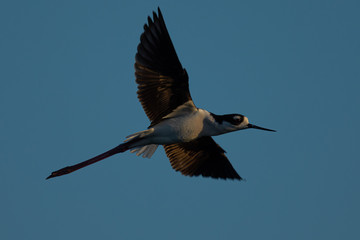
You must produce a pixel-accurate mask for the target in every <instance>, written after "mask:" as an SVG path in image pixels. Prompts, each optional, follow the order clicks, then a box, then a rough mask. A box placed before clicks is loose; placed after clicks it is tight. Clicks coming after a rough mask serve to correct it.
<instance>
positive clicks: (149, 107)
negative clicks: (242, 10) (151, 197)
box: [47, 8, 274, 180]
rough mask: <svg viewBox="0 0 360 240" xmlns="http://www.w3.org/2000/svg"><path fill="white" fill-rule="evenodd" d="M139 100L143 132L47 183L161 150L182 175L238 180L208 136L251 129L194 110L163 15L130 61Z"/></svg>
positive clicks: (236, 117)
mask: <svg viewBox="0 0 360 240" xmlns="http://www.w3.org/2000/svg"><path fill="white" fill-rule="evenodd" d="M135 76H136V82H137V84H138V91H137V94H138V98H139V100H140V102H141V105H142V107H143V108H144V110H145V113H146V115H147V116H148V118H149V119H150V121H151V125H150V126H149V128H148V129H147V130H144V131H141V132H137V133H134V134H132V135H130V136H128V137H127V139H126V140H125V142H124V143H122V144H120V145H119V146H117V147H115V148H113V149H111V150H109V151H107V152H105V153H103V154H100V155H98V156H96V157H94V158H91V159H89V160H87V161H84V162H81V163H79V164H76V165H73V166H68V167H65V168H62V169H60V170H58V171H55V172H52V173H51V175H50V176H49V177H47V179H49V178H53V177H57V176H61V175H64V174H68V173H71V172H73V171H76V170H78V169H80V168H83V167H85V166H87V165H90V164H92V163H95V162H98V161H100V160H102V159H104V158H107V157H110V156H112V155H114V154H116V153H121V152H125V151H127V150H130V151H131V152H135V153H136V155H138V156H139V155H142V156H143V157H148V158H150V157H151V156H152V155H153V154H154V152H155V151H156V148H157V146H158V145H163V146H164V148H165V152H166V155H167V156H168V157H169V159H170V163H171V166H172V167H173V168H174V169H175V170H176V171H180V172H181V173H182V174H184V175H187V176H199V175H202V176H204V177H212V178H223V179H238V180H241V179H242V178H241V177H240V176H239V175H238V174H237V172H236V171H235V169H234V168H233V167H232V165H231V164H230V162H229V160H228V159H227V157H226V156H225V151H224V150H223V149H222V148H221V147H220V146H219V145H218V144H216V143H215V141H214V140H213V139H212V137H211V136H216V135H220V134H224V133H228V132H232V131H237V130H242V129H248V128H256V129H261V130H265V131H273V132H274V130H271V129H266V128H262V127H258V126H256V125H253V124H250V123H249V120H248V118H247V117H245V116H243V115H241V114H227V115H215V114H213V113H210V112H208V111H206V110H204V109H200V108H197V107H196V106H195V104H194V103H193V101H192V99H191V96H190V92H189V81H188V75H187V73H186V70H185V69H184V68H183V67H182V65H181V63H180V61H179V59H178V57H177V55H176V52H175V49H174V46H173V44H172V42H171V39H170V36H169V33H168V31H167V29H166V26H165V22H164V19H163V16H162V14H161V11H160V9H159V8H158V14H156V13H155V12H153V20H152V19H151V18H150V17H148V24H145V26H144V33H143V34H142V35H141V37H140V44H139V45H138V49H137V53H136V62H135Z"/></svg>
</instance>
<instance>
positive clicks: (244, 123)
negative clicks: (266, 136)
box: [211, 114, 276, 132]
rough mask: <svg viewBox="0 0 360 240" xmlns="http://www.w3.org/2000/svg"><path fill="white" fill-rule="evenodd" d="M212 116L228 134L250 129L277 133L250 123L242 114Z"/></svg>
mask: <svg viewBox="0 0 360 240" xmlns="http://www.w3.org/2000/svg"><path fill="white" fill-rule="evenodd" d="M211 115H212V116H213V117H214V119H215V121H216V122H217V123H218V124H220V125H221V126H222V127H223V128H224V130H225V131H227V132H232V131H238V130H243V129H248V128H255V129H260V130H264V131H270V132H276V131H275V130H272V129H268V128H263V127H259V126H256V125H254V124H251V123H249V119H248V118H247V117H245V116H244V115H241V114H226V115H215V114H211Z"/></svg>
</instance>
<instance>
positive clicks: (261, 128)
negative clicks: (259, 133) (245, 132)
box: [248, 123, 276, 132]
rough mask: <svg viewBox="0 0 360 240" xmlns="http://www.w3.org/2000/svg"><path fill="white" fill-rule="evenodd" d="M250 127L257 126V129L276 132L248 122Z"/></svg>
mask: <svg viewBox="0 0 360 240" xmlns="http://www.w3.org/2000/svg"><path fill="white" fill-rule="evenodd" d="M248 128H255V129H260V130H264V131H269V132H276V131H275V130H272V129H268V128H263V127H259V126H256V125H254V124H250V123H249V124H248Z"/></svg>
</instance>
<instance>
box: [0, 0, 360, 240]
mask: <svg viewBox="0 0 360 240" xmlns="http://www.w3.org/2000/svg"><path fill="white" fill-rule="evenodd" d="M158 6H160V7H161V10H162V12H163V15H164V18H165V22H166V24H167V27H168V30H169V33H170V36H171V38H172V40H173V43H174V45H175V48H176V51H177V53H178V56H179V58H180V61H181V62H182V64H183V66H184V67H185V68H186V69H187V71H188V74H189V77H190V91H191V94H192V97H193V99H194V102H195V104H196V105H197V106H198V107H200V108H204V109H207V110H209V111H211V112H213V113H216V114H226V113H241V114H244V115H245V116H247V117H248V118H249V119H250V122H252V123H253V124H256V125H259V126H263V127H266V128H271V129H276V130H278V132H276V133H271V132H265V131H257V130H246V131H240V132H234V133H230V134H226V135H223V136H218V137H215V140H216V141H217V142H218V143H219V144H220V145H221V146H222V147H223V148H224V149H225V150H226V151H227V156H228V158H229V159H230V161H231V163H232V164H233V166H234V168H235V169H236V170H237V172H238V173H239V174H240V176H242V177H243V178H246V181H242V182H239V181H224V180H214V179H209V178H201V177H193V178H190V177H185V176H182V175H181V174H180V173H178V172H175V171H174V170H172V168H171V166H170V163H169V161H168V159H167V157H166V155H165V153H164V150H163V148H162V147H160V148H159V149H158V150H157V152H156V153H155V154H154V155H153V157H152V158H151V159H143V158H141V157H136V156H135V155H133V154H130V153H124V154H120V155H116V156H113V157H111V158H109V159H107V160H105V161H103V162H100V163H97V164H95V165H92V166H90V167H87V168H85V169H82V170H80V171H78V172H76V173H72V174H70V175H67V176H63V177H60V178H54V179H51V180H47V181H46V180H45V178H46V177H47V176H48V175H49V174H50V173H51V172H52V171H54V170H57V169H59V168H62V167H64V166H67V165H72V164H75V163H78V162H80V161H84V160H86V159H88V158H90V157H93V156H95V155H97V154H100V153H102V152H104V151H106V150H108V149H110V148H112V147H114V146H116V145H118V144H120V143H121V142H122V141H123V140H124V138H125V136H127V135H129V134H131V133H133V132H136V131H140V130H143V129H145V128H146V127H147V126H148V125H149V121H148V119H147V117H146V115H145V114H144V112H143V110H142V108H141V105H140V103H139V102H138V100H137V96H136V90H137V89H136V83H135V81H134V67H133V64H134V57H135V53H136V47H137V45H138V43H139V37H140V34H141V33H142V29H143V25H144V23H145V22H146V19H147V16H148V15H150V14H152V11H153V10H156V8H157V7H158ZM359 9H360V2H359V1H356V0H354V1H343V0H342V1H340V0H338V1H335V0H334V1H332V0H327V1H325V0H324V1H314V0H304V1H285V0H283V1H277V0H275V1H268V0H262V1H260V0H259V1H223V2H219V1H194V0H189V1H188V0H182V1H149V0H146V1H134V0H131V1H73V0H72V1H48V0H43V1H39V0H34V1H8V0H3V1H1V2H0V30H1V34H0V66H1V67H0V68H1V70H0V111H1V115H0V158H1V160H0V189H1V197H0V208H1V214H0V239H39V240H42V239H54V240H57V239H208V240H212V239H294V240H297V239H327V240H332V239H360V230H359V226H360V220H359V219H360V206H359V203H360V187H359V183H360V181H359V169H360V163H359V159H360V158H359V146H360V145H359V134H360V131H359V130H360V128H359V121H360V111H359V109H360V108H359V104H360V97H359V90H360V84H359V78H360V30H359V25H360V14H359Z"/></svg>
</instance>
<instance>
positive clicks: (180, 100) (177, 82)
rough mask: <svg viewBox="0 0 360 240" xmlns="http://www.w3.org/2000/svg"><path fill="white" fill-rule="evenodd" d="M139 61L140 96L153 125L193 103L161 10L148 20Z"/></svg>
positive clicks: (139, 49) (140, 45)
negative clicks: (173, 111)
mask: <svg viewBox="0 0 360 240" xmlns="http://www.w3.org/2000/svg"><path fill="white" fill-rule="evenodd" d="M135 59H136V62H135V76H136V83H137V84H138V91H137V94H138V98H139V100H140V102H141V105H142V107H143V108H144V111H145V113H146V115H147V116H148V118H149V119H150V121H151V125H154V124H156V123H158V122H160V121H161V119H162V118H163V117H164V116H166V115H167V114H169V113H171V112H172V110H174V109H175V108H176V107H178V106H180V105H182V104H184V103H185V102H188V101H191V103H192V99H191V96H190V92H189V81H188V75H187V73H186V70H185V69H184V68H183V67H182V66H181V63H180V61H179V58H178V57H177V54H176V52H175V48H174V46H173V44H172V42H171V39H170V36H169V33H168V31H167V29H166V25H165V22H164V19H163V16H162V14H161V11H160V9H159V8H158V15H156V13H155V12H153V20H152V19H151V18H150V17H148V24H145V25H144V33H143V34H142V35H141V37H140V44H139V45H138V48H137V53H136V57H135ZM192 104H193V103H192Z"/></svg>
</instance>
